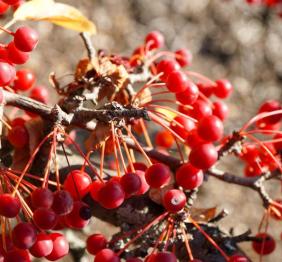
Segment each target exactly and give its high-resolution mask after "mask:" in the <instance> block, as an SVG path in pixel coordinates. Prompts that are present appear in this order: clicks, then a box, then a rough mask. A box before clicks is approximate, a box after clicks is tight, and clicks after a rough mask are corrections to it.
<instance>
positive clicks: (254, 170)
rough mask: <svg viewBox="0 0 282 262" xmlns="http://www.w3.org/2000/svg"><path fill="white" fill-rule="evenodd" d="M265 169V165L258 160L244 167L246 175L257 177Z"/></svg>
mask: <svg viewBox="0 0 282 262" xmlns="http://www.w3.org/2000/svg"><path fill="white" fill-rule="evenodd" d="M263 171H264V169H263V166H261V165H260V164H258V163H257V162H253V163H250V164H247V165H246V167H245V169H244V175H245V176H246V177H255V176H259V175H261V174H262V173H263Z"/></svg>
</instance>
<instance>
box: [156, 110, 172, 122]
mask: <svg viewBox="0 0 282 262" xmlns="http://www.w3.org/2000/svg"><path fill="white" fill-rule="evenodd" d="M156 111H157V112H159V113H161V114H162V115H165V116H166V117H167V118H168V120H173V119H174V118H175V117H176V116H177V114H176V113H174V112H172V111H170V110H168V109H165V108H160V107H157V108H156Z"/></svg>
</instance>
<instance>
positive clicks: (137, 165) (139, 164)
mask: <svg viewBox="0 0 282 262" xmlns="http://www.w3.org/2000/svg"><path fill="white" fill-rule="evenodd" d="M132 164H133V167H134V169H135V170H140V171H143V172H145V171H146V170H147V166H146V165H145V164H144V163H142V162H134V163H132ZM127 171H128V172H133V171H134V170H131V167H130V165H128V166H127Z"/></svg>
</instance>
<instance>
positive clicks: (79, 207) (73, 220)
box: [65, 201, 90, 229]
mask: <svg viewBox="0 0 282 262" xmlns="http://www.w3.org/2000/svg"><path fill="white" fill-rule="evenodd" d="M86 208H87V209H89V206H88V205H87V204H85V203H83V202H82V201H75V202H74V203H73V209H72V211H71V212H70V213H69V214H67V215H66V216H65V221H66V224H67V225H68V226H69V227H70V228H75V229H82V228H84V227H85V226H87V225H88V223H89V221H90V217H84V214H83V211H84V209H86Z"/></svg>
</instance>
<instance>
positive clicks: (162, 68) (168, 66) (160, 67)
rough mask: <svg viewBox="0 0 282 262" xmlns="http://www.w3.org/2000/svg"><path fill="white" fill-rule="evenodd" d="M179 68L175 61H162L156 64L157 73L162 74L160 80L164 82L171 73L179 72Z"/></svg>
mask: <svg viewBox="0 0 282 262" xmlns="http://www.w3.org/2000/svg"><path fill="white" fill-rule="evenodd" d="M179 69H180V66H179V64H178V63H177V62H176V61H175V60H167V59H164V60H162V61H160V62H159V63H158V64H157V73H158V74H159V73H163V74H162V75H161V76H160V79H161V80H162V81H163V82H165V81H166V80H167V77H168V76H169V74H170V73H171V72H172V71H175V70H179Z"/></svg>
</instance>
